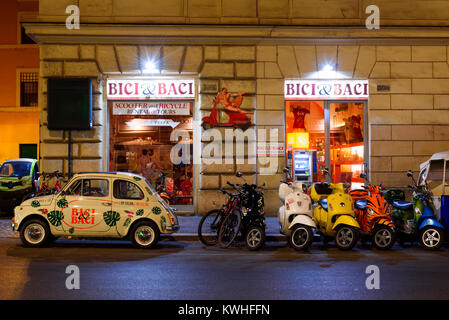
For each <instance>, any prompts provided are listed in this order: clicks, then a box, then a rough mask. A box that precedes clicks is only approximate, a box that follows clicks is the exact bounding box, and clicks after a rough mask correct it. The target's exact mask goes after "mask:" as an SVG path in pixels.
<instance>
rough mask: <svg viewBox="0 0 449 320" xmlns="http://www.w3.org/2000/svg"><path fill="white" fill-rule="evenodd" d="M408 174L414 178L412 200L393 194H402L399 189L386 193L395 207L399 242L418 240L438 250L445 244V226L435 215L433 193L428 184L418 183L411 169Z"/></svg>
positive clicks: (394, 221) (425, 245)
mask: <svg viewBox="0 0 449 320" xmlns="http://www.w3.org/2000/svg"><path fill="white" fill-rule="evenodd" d="M407 176H408V177H410V178H412V180H413V185H412V186H408V187H409V188H410V189H412V191H413V200H412V202H405V201H403V199H398V198H397V197H396V198H395V197H393V196H391V194H400V192H398V190H394V189H390V190H387V191H386V195H385V198H386V199H387V201H389V204H390V205H391V206H392V208H393V211H392V213H391V218H392V220H393V223H394V224H395V226H396V228H397V232H398V238H399V242H400V243H404V242H406V241H411V242H413V241H415V240H418V241H419V242H420V243H421V245H422V246H423V247H424V248H425V249H428V250H437V249H439V248H440V247H441V246H442V244H443V241H444V229H445V228H444V226H443V225H442V224H441V223H440V222H439V221H438V219H437V217H436V215H435V213H436V210H435V206H434V204H433V201H432V194H431V193H430V192H429V190H428V187H427V184H424V185H418V184H417V183H416V181H415V179H413V172H412V171H411V170H409V171H408V172H407ZM402 194H403V193H402ZM448 204H449V202H448ZM448 209H449V208H448ZM448 222H449V214H448Z"/></svg>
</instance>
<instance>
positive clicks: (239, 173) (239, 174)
mask: <svg viewBox="0 0 449 320" xmlns="http://www.w3.org/2000/svg"><path fill="white" fill-rule="evenodd" d="M235 176H236V177H237V178H241V177H243V173H241V172H240V171H237V172H236V173H235Z"/></svg>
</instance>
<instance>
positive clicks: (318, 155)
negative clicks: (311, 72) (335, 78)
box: [285, 101, 368, 188]
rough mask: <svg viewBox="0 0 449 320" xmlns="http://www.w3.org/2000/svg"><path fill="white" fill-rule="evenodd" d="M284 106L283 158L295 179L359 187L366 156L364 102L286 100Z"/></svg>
mask: <svg viewBox="0 0 449 320" xmlns="http://www.w3.org/2000/svg"><path fill="white" fill-rule="evenodd" d="M285 105H286V110H285V114H286V117H285V120H286V125H285V128H286V150H287V154H286V159H287V166H288V167H289V169H290V170H291V173H292V176H293V177H294V179H295V180H297V181H303V182H309V183H312V182H324V181H332V182H334V183H337V182H344V183H347V184H351V188H355V187H358V186H360V184H361V183H363V179H361V178H360V173H361V172H363V171H364V170H363V169H364V165H365V163H366V161H365V159H367V141H368V140H367V137H366V130H365V128H366V117H365V109H364V108H365V103H364V102H352V101H351V102H347V101H343V102H340V101H286V104H285ZM325 168H328V169H329V171H330V175H329V176H328V177H326V176H325V175H324V174H323V170H324V169H325Z"/></svg>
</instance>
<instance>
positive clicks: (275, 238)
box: [161, 233, 287, 242]
mask: <svg viewBox="0 0 449 320" xmlns="http://www.w3.org/2000/svg"><path fill="white" fill-rule="evenodd" d="M161 241H200V239H199V238H198V234H193V233H177V234H174V235H161ZM265 241H270V242H280V241H287V238H286V237H285V236H284V235H281V234H267V235H266V237H265Z"/></svg>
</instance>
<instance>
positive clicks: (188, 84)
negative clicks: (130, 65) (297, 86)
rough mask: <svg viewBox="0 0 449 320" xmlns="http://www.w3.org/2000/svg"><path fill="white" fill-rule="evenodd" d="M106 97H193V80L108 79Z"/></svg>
mask: <svg viewBox="0 0 449 320" xmlns="http://www.w3.org/2000/svg"><path fill="white" fill-rule="evenodd" d="M106 90H107V96H108V99H122V100H123V99H126V100H128V99H194V98H195V80H193V79H187V80H166V79H165V80H108V82H107V88H106Z"/></svg>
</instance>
